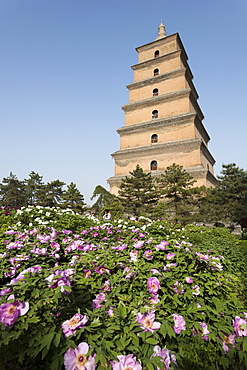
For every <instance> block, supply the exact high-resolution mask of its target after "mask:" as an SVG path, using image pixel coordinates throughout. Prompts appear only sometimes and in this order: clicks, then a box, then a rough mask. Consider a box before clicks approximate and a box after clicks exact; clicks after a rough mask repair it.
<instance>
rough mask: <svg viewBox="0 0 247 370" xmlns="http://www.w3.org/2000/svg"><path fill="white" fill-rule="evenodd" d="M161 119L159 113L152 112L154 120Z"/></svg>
mask: <svg viewBox="0 0 247 370" xmlns="http://www.w3.org/2000/svg"><path fill="white" fill-rule="evenodd" d="M158 117H159V112H158V111H157V110H156V109H155V110H153V111H152V118H158Z"/></svg>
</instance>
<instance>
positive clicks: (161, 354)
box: [151, 346, 176, 370]
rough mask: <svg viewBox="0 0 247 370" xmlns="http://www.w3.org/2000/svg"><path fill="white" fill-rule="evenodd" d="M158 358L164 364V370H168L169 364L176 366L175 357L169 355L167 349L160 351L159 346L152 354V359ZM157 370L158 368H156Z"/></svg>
mask: <svg viewBox="0 0 247 370" xmlns="http://www.w3.org/2000/svg"><path fill="white" fill-rule="evenodd" d="M155 356H159V357H162V360H160V361H162V362H163V363H164V364H165V368H166V370H169V369H170V363H171V362H174V363H175V364H176V357H175V355H173V354H171V353H170V351H169V349H167V348H163V349H161V348H160V347H159V346H155V347H154V353H153V354H152V356H151V358H152V357H155ZM157 370H159V368H157Z"/></svg>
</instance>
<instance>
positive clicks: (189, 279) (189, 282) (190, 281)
mask: <svg viewBox="0 0 247 370" xmlns="http://www.w3.org/2000/svg"><path fill="white" fill-rule="evenodd" d="M185 281H186V283H188V284H192V283H193V279H192V278H191V277H189V276H187V277H186V278H185Z"/></svg>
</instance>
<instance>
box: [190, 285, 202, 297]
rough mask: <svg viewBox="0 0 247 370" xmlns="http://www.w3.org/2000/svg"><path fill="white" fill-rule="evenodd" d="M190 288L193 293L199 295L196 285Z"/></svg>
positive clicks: (198, 288)
mask: <svg viewBox="0 0 247 370" xmlns="http://www.w3.org/2000/svg"><path fill="white" fill-rule="evenodd" d="M192 290H193V292H192V294H193V295H199V294H200V287H199V286H198V285H194V286H193V287H192Z"/></svg>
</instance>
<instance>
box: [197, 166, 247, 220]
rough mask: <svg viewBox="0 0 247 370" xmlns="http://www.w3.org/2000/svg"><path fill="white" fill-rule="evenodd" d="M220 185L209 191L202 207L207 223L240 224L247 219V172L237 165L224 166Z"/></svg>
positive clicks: (219, 180)
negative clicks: (225, 222) (226, 222)
mask: <svg viewBox="0 0 247 370" xmlns="http://www.w3.org/2000/svg"><path fill="white" fill-rule="evenodd" d="M221 174H222V175H221V176H219V177H218V185H217V186H216V187H215V188H214V189H211V190H210V189H209V190H208V194H207V198H206V200H205V202H204V203H203V204H202V207H201V215H202V216H201V218H202V219H204V220H205V221H211V222H213V223H214V222H217V221H228V222H236V223H240V221H241V218H245V217H247V172H246V171H245V170H243V169H241V168H239V167H238V166H236V164H235V163H230V164H227V165H224V164H223V166H222V171H221Z"/></svg>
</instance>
